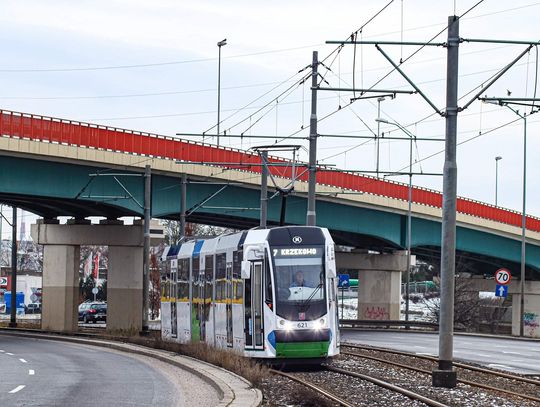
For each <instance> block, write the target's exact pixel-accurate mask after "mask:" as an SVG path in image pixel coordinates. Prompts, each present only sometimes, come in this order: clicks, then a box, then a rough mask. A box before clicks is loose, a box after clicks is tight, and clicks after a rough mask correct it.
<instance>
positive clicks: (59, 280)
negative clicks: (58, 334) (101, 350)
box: [41, 245, 81, 331]
mask: <svg viewBox="0 0 540 407" xmlns="http://www.w3.org/2000/svg"><path fill="white" fill-rule="evenodd" d="M80 257H81V256H80V247H79V246H73V245H46V246H44V248H43V283H42V287H43V291H42V292H43V296H42V311H41V327H42V328H43V329H46V330H51V331H76V330H77V313H78V311H77V305H78V303H79V263H80Z"/></svg>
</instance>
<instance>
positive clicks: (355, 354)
mask: <svg viewBox="0 0 540 407" xmlns="http://www.w3.org/2000/svg"><path fill="white" fill-rule="evenodd" d="M346 346H349V345H346ZM377 351H379V352H383V351H380V350H377ZM387 353H394V352H387ZM341 354H342V355H347V356H355V357H359V358H365V359H370V360H374V361H377V362H381V363H386V364H388V365H392V366H396V367H400V368H402V369H407V370H412V371H414V372H418V373H423V374H426V375H431V374H432V372H431V371H430V370H425V369H420V368H417V367H413V366H408V365H404V364H402V363H398V362H391V361H388V360H385V359H381V358H378V357H375V356H371V355H360V354H357V353H351V352H341ZM406 356H409V357H415V356H416V355H411V354H406ZM418 356H419V357H420V356H424V355H418ZM420 359H427V360H429V361H433V362H437V359H436V358H429V357H427V358H426V357H421V358H420ZM458 365H463V364H461V363H454V366H456V367H458ZM463 366H466V367H460V368H461V369H468V368H469V367H470V366H468V365H463ZM473 367H474V366H473ZM479 369H480V372H481V373H486V374H492V375H495V376H498V377H502V378H506V377H504V376H503V375H504V374H503V375H499V372H495V371H491V370H487V369H481V368H479ZM470 370H476V368H475V369H470ZM510 376H512V375H510ZM514 377H515V378H513V380H520V379H521V378H520V377H519V376H514ZM457 381H458V382H459V383H463V384H466V385H469V386H473V387H479V388H481V389H484V390H489V391H493V392H499V393H503V394H507V395H510V396H513V397H521V398H524V399H527V400H531V401H535V402H540V398H538V397H535V396H530V395H527V394H523V393H516V392H513V391H510V390H506V389H501V388H500V387H493V386H489V385H487V384H482V383H478V382H474V381H472V380H466V379H460V378H458V379H457ZM520 381H521V380H520ZM535 382H537V381H535ZM533 384H537V383H533Z"/></svg>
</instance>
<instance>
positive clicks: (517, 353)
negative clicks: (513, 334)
mask: <svg viewBox="0 0 540 407" xmlns="http://www.w3.org/2000/svg"><path fill="white" fill-rule="evenodd" d="M502 353H507V354H509V355H520V356H521V352H510V351H507V350H503V351H502Z"/></svg>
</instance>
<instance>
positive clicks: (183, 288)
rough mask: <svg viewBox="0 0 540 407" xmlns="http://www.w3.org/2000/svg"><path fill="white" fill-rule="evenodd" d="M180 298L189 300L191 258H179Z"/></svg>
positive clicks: (184, 300) (185, 300)
mask: <svg viewBox="0 0 540 407" xmlns="http://www.w3.org/2000/svg"><path fill="white" fill-rule="evenodd" d="M178 299H179V300H181V301H183V302H187V301H189V259H180V260H178Z"/></svg>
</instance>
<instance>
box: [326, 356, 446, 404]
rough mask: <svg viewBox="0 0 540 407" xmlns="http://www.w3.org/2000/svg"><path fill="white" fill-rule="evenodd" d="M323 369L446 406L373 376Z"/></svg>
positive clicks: (329, 368) (412, 397)
mask: <svg viewBox="0 0 540 407" xmlns="http://www.w3.org/2000/svg"><path fill="white" fill-rule="evenodd" d="M325 369H326V370H329V371H331V372H336V373H340V374H343V375H346V376H352V377H356V378H358V379H362V380H366V381H368V382H370V383H373V384H375V385H377V386H380V387H384V388H385V389H388V390H391V391H393V392H396V393H399V394H402V395H404V396H407V397H408V398H410V399H413V400H418V401H421V402H422V403H425V404H427V405H428V406H433V407H446V406H447V404H443V403H439V402H438V401H436V400H432V399H430V398H428V397H425V396H422V395H421V394H418V393H415V392H413V391H410V390H407V389H404V388H403V387H399V386H396V385H395V384H392V383H388V382H385V381H384V380H380V379H376V378H375V377H371V376H367V375H364V374H361V373H356V372H350V371H348V370H344V369H340V368H338V367H331V366H325ZM430 373H431V372H430Z"/></svg>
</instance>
